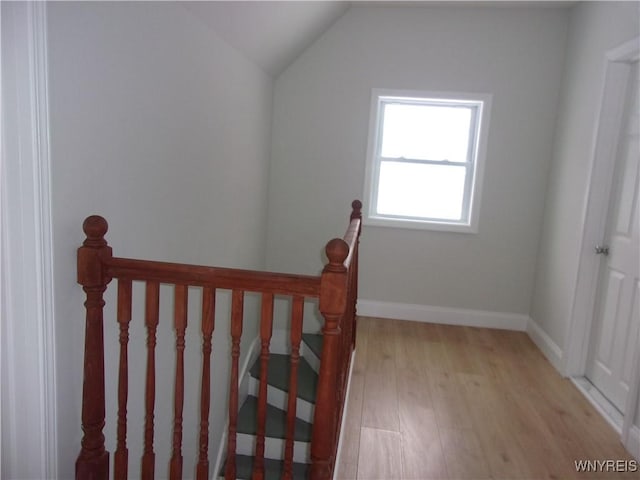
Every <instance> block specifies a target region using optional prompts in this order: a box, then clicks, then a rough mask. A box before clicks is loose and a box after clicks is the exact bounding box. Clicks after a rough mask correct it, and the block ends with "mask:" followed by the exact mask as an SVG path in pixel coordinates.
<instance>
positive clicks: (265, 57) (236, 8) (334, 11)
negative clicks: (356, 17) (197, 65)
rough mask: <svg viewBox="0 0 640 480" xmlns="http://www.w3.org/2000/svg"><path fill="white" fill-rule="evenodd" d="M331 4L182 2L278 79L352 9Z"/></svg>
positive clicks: (328, 2)
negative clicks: (281, 73) (299, 56)
mask: <svg viewBox="0 0 640 480" xmlns="http://www.w3.org/2000/svg"><path fill="white" fill-rule="evenodd" d="M349 4H350V3H349V2H332V1H309V2H306V1H305V2H293V1H235V2H234V1H230V2H218V1H211V2H208V1H201V2H180V5H182V6H183V7H185V8H186V9H187V10H189V11H190V12H191V13H193V14H194V15H196V16H197V17H199V18H200V19H201V20H202V21H203V22H205V23H206V24H207V25H209V27H211V28H212V29H214V30H215V31H216V33H217V34H218V35H220V36H221V37H222V38H223V39H224V40H226V41H227V42H229V43H230V44H231V45H233V46H234V47H235V48H237V49H238V50H240V51H241V52H243V53H244V54H245V55H246V56H247V57H248V58H249V59H250V60H252V61H253V62H255V63H256V64H257V65H259V66H260V67H261V68H262V69H263V70H264V71H266V72H267V73H269V74H271V75H273V76H277V75H278V74H279V73H280V72H282V71H283V70H284V69H285V68H286V67H287V66H288V65H289V64H290V63H291V62H293V61H294V60H295V59H296V58H297V57H298V55H300V54H301V53H302V52H303V51H304V50H305V49H306V48H307V47H308V46H309V45H311V44H312V43H313V42H314V41H316V40H317V39H318V37H320V35H322V34H323V33H324V32H325V31H326V30H327V29H328V28H329V27H330V26H331V25H332V24H333V22H335V21H336V20H337V19H338V18H339V17H340V16H342V14H344V12H345V11H346V10H347V9H348V8H349Z"/></svg>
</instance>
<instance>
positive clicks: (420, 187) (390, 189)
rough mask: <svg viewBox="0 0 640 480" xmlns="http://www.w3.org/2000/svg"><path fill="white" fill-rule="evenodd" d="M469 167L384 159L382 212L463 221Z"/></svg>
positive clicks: (380, 194)
mask: <svg viewBox="0 0 640 480" xmlns="http://www.w3.org/2000/svg"><path fill="white" fill-rule="evenodd" d="M466 170H467V169H466V167H463V166H453V165H433V164H421V163H402V162H384V161H383V162H381V164H380V182H379V184H378V212H377V213H378V214H379V215H400V216H408V217H426V218H430V219H441V220H461V219H462V202H463V199H464V184H465V176H466Z"/></svg>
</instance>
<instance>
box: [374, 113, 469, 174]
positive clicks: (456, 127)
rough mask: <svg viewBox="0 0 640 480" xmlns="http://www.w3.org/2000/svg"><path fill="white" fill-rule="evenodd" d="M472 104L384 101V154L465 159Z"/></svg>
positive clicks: (396, 156) (420, 158) (438, 158)
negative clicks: (417, 103)
mask: <svg viewBox="0 0 640 480" xmlns="http://www.w3.org/2000/svg"><path fill="white" fill-rule="evenodd" d="M471 113H472V108H471V107H452V106H439V105H415V104H414V105H405V104H385V105H384V120H383V126H382V148H381V155H382V156H383V157H386V158H401V157H404V158H412V159H418V160H449V161H450V162H466V161H467V153H468V148H469V128H470V126H471Z"/></svg>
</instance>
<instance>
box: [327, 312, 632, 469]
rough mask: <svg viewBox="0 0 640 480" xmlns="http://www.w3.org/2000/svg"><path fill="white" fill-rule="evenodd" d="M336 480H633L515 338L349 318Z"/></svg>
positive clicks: (620, 455)
mask: <svg viewBox="0 0 640 480" xmlns="http://www.w3.org/2000/svg"><path fill="white" fill-rule="evenodd" d="M346 415H347V420H346V424H345V431H344V432H343V435H344V436H343V446H342V452H341V458H340V464H339V465H338V478H339V479H340V480H377V479H379V480H392V479H418V480H431V479H433V480H436V479H437V480H463V479H469V480H481V479H492V480H498V479H504V480H516V479H523V480H543V479H550V480H551V479H558V480H560V479H614V478H615V479H618V478H621V479H626V478H635V479H640V472H626V473H619V472H615V473H614V472H610V473H606V472H597V473H594V472H591V473H587V472H580V473H577V472H576V467H575V461H576V460H629V461H631V460H632V459H633V457H631V456H630V455H629V454H628V453H627V452H626V451H625V449H624V448H623V446H622V445H621V443H620V441H619V439H618V435H617V434H616V433H615V431H614V430H613V429H612V428H611V427H610V426H609V425H608V424H607V423H606V421H605V420H604V419H603V418H602V417H601V416H600V415H599V414H598V413H597V412H596V411H595V410H594V408H593V407H592V406H591V405H590V404H589V402H588V401H587V400H586V399H585V398H584V397H583V396H582V394H581V393H580V392H579V391H578V390H577V389H576V388H575V387H574V386H573V384H572V383H571V382H570V381H569V380H567V379H564V378H562V377H561V376H560V375H559V374H558V373H557V371H556V370H555V369H554V368H553V367H552V366H551V365H550V364H549V362H548V361H547V360H546V359H545V358H544V357H543V355H542V353H540V351H539V350H538V349H537V348H536V346H535V345H534V344H533V343H532V342H531V340H530V339H529V338H528V336H527V335H526V334H525V333H522V332H511V331H505V330H490V329H480V328H471V327H455V326H445V325H432V324H424V323H416V322H405V321H396V320H383V319H375V318H367V317H360V318H359V323H358V336H357V351H356V357H355V361H354V366H353V377H352V383H351V387H350V393H349V401H348V407H347V412H346Z"/></svg>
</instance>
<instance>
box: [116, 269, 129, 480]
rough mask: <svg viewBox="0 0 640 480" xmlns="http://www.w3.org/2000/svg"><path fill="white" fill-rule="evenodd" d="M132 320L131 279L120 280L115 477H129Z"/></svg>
mask: <svg viewBox="0 0 640 480" xmlns="http://www.w3.org/2000/svg"><path fill="white" fill-rule="evenodd" d="M130 321H131V280H126V279H119V280H118V323H119V324H120V366H119V368H118V431H117V447H116V451H115V454H114V467H113V476H114V478H116V479H118V480H120V479H126V478H128V476H129V475H128V470H129V451H128V449H127V397H128V388H129V358H128V351H127V345H128V343H129V322H130Z"/></svg>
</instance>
